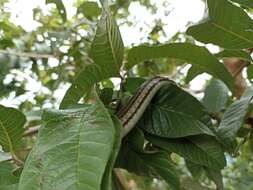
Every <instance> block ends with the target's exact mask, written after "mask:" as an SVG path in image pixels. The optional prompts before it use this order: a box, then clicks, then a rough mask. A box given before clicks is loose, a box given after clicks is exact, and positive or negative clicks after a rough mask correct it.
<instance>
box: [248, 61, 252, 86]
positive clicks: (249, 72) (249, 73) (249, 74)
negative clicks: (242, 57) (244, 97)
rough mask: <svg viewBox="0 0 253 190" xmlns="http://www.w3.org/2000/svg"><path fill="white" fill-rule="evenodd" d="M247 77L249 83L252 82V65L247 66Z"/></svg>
mask: <svg viewBox="0 0 253 190" xmlns="http://www.w3.org/2000/svg"><path fill="white" fill-rule="evenodd" d="M247 76H248V79H249V80H250V82H253V81H252V79H253V65H249V66H248V67H247Z"/></svg>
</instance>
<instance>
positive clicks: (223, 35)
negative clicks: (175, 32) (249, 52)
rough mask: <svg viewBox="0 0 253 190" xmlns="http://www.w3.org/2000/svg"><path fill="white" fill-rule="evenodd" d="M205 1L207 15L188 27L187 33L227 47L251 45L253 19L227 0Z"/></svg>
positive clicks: (204, 41)
mask: <svg viewBox="0 0 253 190" xmlns="http://www.w3.org/2000/svg"><path fill="white" fill-rule="evenodd" d="M207 3H208V8H209V17H208V18H207V19H205V20H203V21H202V22H201V23H200V24H197V25H195V26H192V27H190V28H188V30H187V34H188V35H191V36H193V37H194V38H195V39H196V40H198V41H200V42H203V43H213V44H216V45H219V46H221V47H224V48H228V49H243V48H251V47H252V46H253V30H252V28H253V21H252V19H251V18H250V17H249V16H248V15H247V13H246V12H244V10H243V9H241V8H240V7H237V6H235V5H233V4H232V3H230V2H229V1H227V0H208V1H207Z"/></svg>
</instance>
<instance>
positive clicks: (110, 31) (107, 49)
mask: <svg viewBox="0 0 253 190" xmlns="http://www.w3.org/2000/svg"><path fill="white" fill-rule="evenodd" d="M123 51H124V45H123V42H122V39H121V36H120V32H119V29H118V26H117V24H116V22H115V21H114V20H113V18H112V16H111V14H110V13H109V10H108V9H104V10H103V14H102V16H101V18H100V21H99V22H98V24H97V31H96V35H95V38H94V40H93V42H92V45H91V50H90V57H91V58H92V59H93V61H94V63H92V64H91V65H88V66H86V67H85V68H84V69H83V70H82V71H81V72H80V73H79V74H78V76H77V77H76V79H75V80H74V82H73V84H72V85H71V87H70V88H69V89H68V91H67V93H66V94H65V96H64V98H63V100H62V102H61V106H60V107H61V108H66V107H68V106H70V105H73V104H76V103H77V102H78V101H79V100H80V98H81V97H82V96H83V95H84V94H85V93H87V92H88V91H89V90H90V88H91V87H92V85H93V84H95V83H96V82H99V81H101V80H103V79H106V78H109V77H117V76H119V72H120V67H121V64H122V59H123Z"/></svg>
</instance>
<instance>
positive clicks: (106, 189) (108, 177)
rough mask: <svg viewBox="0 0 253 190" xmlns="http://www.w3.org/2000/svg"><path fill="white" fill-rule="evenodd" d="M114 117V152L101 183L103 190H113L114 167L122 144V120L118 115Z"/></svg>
mask: <svg viewBox="0 0 253 190" xmlns="http://www.w3.org/2000/svg"><path fill="white" fill-rule="evenodd" d="M112 119H113V123H114V126H115V127H114V128H115V142H114V145H113V149H112V154H111V156H110V159H109V161H108V163H107V166H106V169H105V174H104V177H103V181H102V185H101V187H102V189H103V190H111V189H112V185H113V182H112V178H113V176H112V172H113V167H114V164H115V161H116V158H117V155H118V152H119V150H120V145H121V130H122V125H121V123H120V121H119V120H118V118H116V116H114V117H113V118H112Z"/></svg>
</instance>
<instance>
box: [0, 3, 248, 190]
mask: <svg viewBox="0 0 253 190" xmlns="http://www.w3.org/2000/svg"><path fill="white" fill-rule="evenodd" d="M133 2H136V1H128V0H127V1H122V0H116V1H112V2H109V3H108V2H107V1H102V0H101V2H97V1H86V0H76V1H74V4H73V6H74V7H75V8H76V14H75V15H74V16H73V17H72V18H68V17H67V15H68V12H67V11H66V8H65V5H64V4H63V2H62V1H61V0H47V1H46V2H45V4H48V6H49V7H51V8H50V9H49V13H48V14H45V13H44V12H43V11H42V10H41V8H40V7H37V8H35V9H34V10H33V17H34V20H35V21H36V22H37V23H38V27H35V29H34V30H32V31H29V32H27V31H26V30H25V29H24V28H22V26H19V25H17V24H15V23H13V22H11V19H10V18H11V13H10V12H9V11H8V8H7V4H8V0H2V1H1V2H0V100H1V101H0V103H1V102H2V104H4V105H5V106H2V105H0V145H1V150H0V189H5V190H6V189H7V190H9V189H10V190H17V189H18V190H23V189H31V190H32V189H39V188H41V189H50V190H51V189H62V188H69V189H81V188H84V189H92V187H93V189H100V188H101V189H111V186H112V184H113V187H114V188H115V189H117V190H119V189H138V190H149V189H150V190H151V189H152V190H153V189H159V190H160V189H161V190H163V189H164V190H167V189H168V190H169V189H180V188H181V189H185V190H193V189H194V190H197V189H202V190H203V189H207V190H208V189H215V186H217V188H218V189H224V187H225V189H229V190H236V189H243V190H250V189H252V188H253V182H252V181H253V160H252V151H253V139H252V125H253V122H252V118H251V110H252V104H251V99H252V96H253V90H252V88H251V84H252V82H253V66H252V65H251V63H252V58H251V56H250V53H251V52H252V49H251V48H252V47H253V20H252V8H253V4H252V2H251V1H247V0H231V1H228V0H207V1H205V3H206V8H207V10H206V16H205V18H203V20H201V22H200V23H194V24H193V23H189V25H188V26H187V30H186V31H185V32H182V31H178V32H177V33H176V34H175V35H174V36H172V37H171V38H167V36H166V34H165V33H164V30H163V27H164V25H166V24H168V23H163V22H162V21H161V20H159V19H158V20H156V21H155V23H154V25H153V27H152V28H150V32H149V33H147V34H146V36H143V39H144V40H143V41H144V42H145V43H144V44H135V46H134V47H132V46H124V44H123V41H124V39H122V37H121V34H120V31H119V26H120V25H122V24H123V23H124V24H125V23H127V24H128V25H134V22H135V21H134V20H131V18H130V17H129V15H130V14H131V13H130V12H129V6H130V5H131V3H133ZM138 2H139V3H140V6H141V7H143V8H145V9H147V10H149V11H150V12H151V13H153V14H155V13H156V12H157V11H159V7H158V6H157V4H156V3H152V2H150V1H149V0H140V1H138ZM163 3H164V4H165V3H170V1H169V0H167V1H166V0H163ZM182 6H184V5H183V4H182ZM182 14H184V13H182ZM147 20H148V18H147ZM171 27H173V26H171ZM129 38H131V35H130V34H129ZM161 39H166V40H161ZM207 44H208V45H209V46H208V45H207ZM210 44H213V45H216V48H217V49H218V50H219V52H218V53H212V51H210V50H209V49H208V47H210ZM232 62H235V63H234V64H233V65H234V66H236V64H237V65H238V64H239V66H237V67H236V68H235V69H233V66H232V67H231V64H230V63H232ZM229 65H230V66H229ZM203 73H208V74H209V76H210V77H209V79H208V80H206V81H205V84H204V86H203V89H202V90H201V91H194V90H192V89H191V88H190V87H191V85H190V82H191V81H192V80H193V79H194V78H196V77H197V76H198V75H200V74H203ZM156 75H161V76H167V77H169V78H170V79H171V80H173V81H175V82H176V83H177V85H175V84H174V83H171V84H170V85H168V86H165V87H164V88H162V89H161V90H160V91H159V92H158V94H157V95H156V97H155V98H154V100H153V101H152V104H150V105H149V107H148V108H147V110H146V112H145V114H144V116H143V117H142V118H141V119H140V121H139V122H138V124H137V127H136V129H135V130H133V131H132V132H131V133H130V134H129V135H128V136H127V137H126V138H125V139H124V140H123V141H122V142H121V148H120V147H119V146H120V141H121V139H120V130H121V124H120V123H119V121H118V120H117V118H116V117H114V116H113V113H115V109H116V106H117V105H116V104H115V99H116V100H118V99H120V100H121V103H122V104H125V102H126V101H127V100H128V99H129V97H130V96H131V95H133V94H134V92H135V91H136V89H137V88H138V87H139V86H140V84H142V83H143V82H144V81H145V79H147V78H150V77H152V76H156ZM122 79H124V80H122ZM120 80H121V82H120V84H119V82H117V81H120ZM95 83H97V84H98V85H97V86H96V92H97V93H98V95H96V92H94V90H93V87H94V84H95ZM122 86H123V88H122ZM119 88H121V89H120V90H119ZM79 100H80V101H79ZM78 102H79V103H81V104H82V105H79V106H76V105H75V104H77V103H78ZM84 102H85V103H84ZM88 103H93V104H88ZM116 103H117V102H116ZM8 104H9V105H11V106H9V105H8ZM74 105H75V106H74ZM10 107H12V108H10ZM46 108H50V109H46ZM59 108H61V109H62V110H60V111H59V110H57V109H59ZM67 108H68V109H67ZM170 108H173V109H170ZM42 112H43V114H42ZM168 121H169V122H168ZM156 124H162V127H157V125H156ZM41 125H42V126H43V128H42V129H41V130H40V132H39V134H38V136H37V135H36V134H35V133H37V130H38V128H40V126H41ZM71 126H72V127H71ZM73 126H74V127H73ZM89 126H104V127H103V128H102V129H101V128H94V129H93V128H92V130H91V129H90V128H88V127H89ZM159 126H161V125H159ZM171 129H173V130H171ZM91 137H92V138H91ZM145 139H146V140H145ZM147 140H148V142H149V143H147ZM49 145H50V146H49ZM144 147H145V148H144ZM157 147H159V148H157ZM99 150H100V151H99ZM154 150H155V151H154ZM90 157H93V158H94V160H93V162H89V163H87V160H91V159H90ZM52 158H53V159H52ZM69 158H71V159H69ZM72 158H73V159H72ZM126 158H127V159H126ZM99 160H102V161H101V162H100V161H99ZM115 160H116V161H115ZM59 161H60V162H59ZM114 162H115V165H114ZM24 163H25V164H24ZM114 166H115V167H120V168H124V169H126V170H118V171H117V172H116V173H111V170H112V168H113V167H114ZM76 169H77V172H76ZM56 173H58V174H59V173H60V174H61V175H62V176H61V175H57V176H54V175H56ZM111 175H113V179H114V180H113V181H111ZM20 176H21V177H20ZM115 176H116V177H115ZM222 176H223V177H222ZM64 177H65V178H66V179H65V180H64V179H63V178H64ZM79 178H80V179H82V180H81V181H82V182H83V183H81V182H80V181H78V179H79ZM73 179H74V180H73ZM76 179H77V180H76ZM62 180H64V182H65V184H62ZM75 180H76V181H75ZM84 181H85V183H84ZM79 182H80V184H79ZM76 183H77V184H76ZM168 184H169V185H168ZM223 184H224V185H223ZM62 185H63V186H62ZM180 185H181V187H179V186H180ZM223 186H224V187H223Z"/></svg>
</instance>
